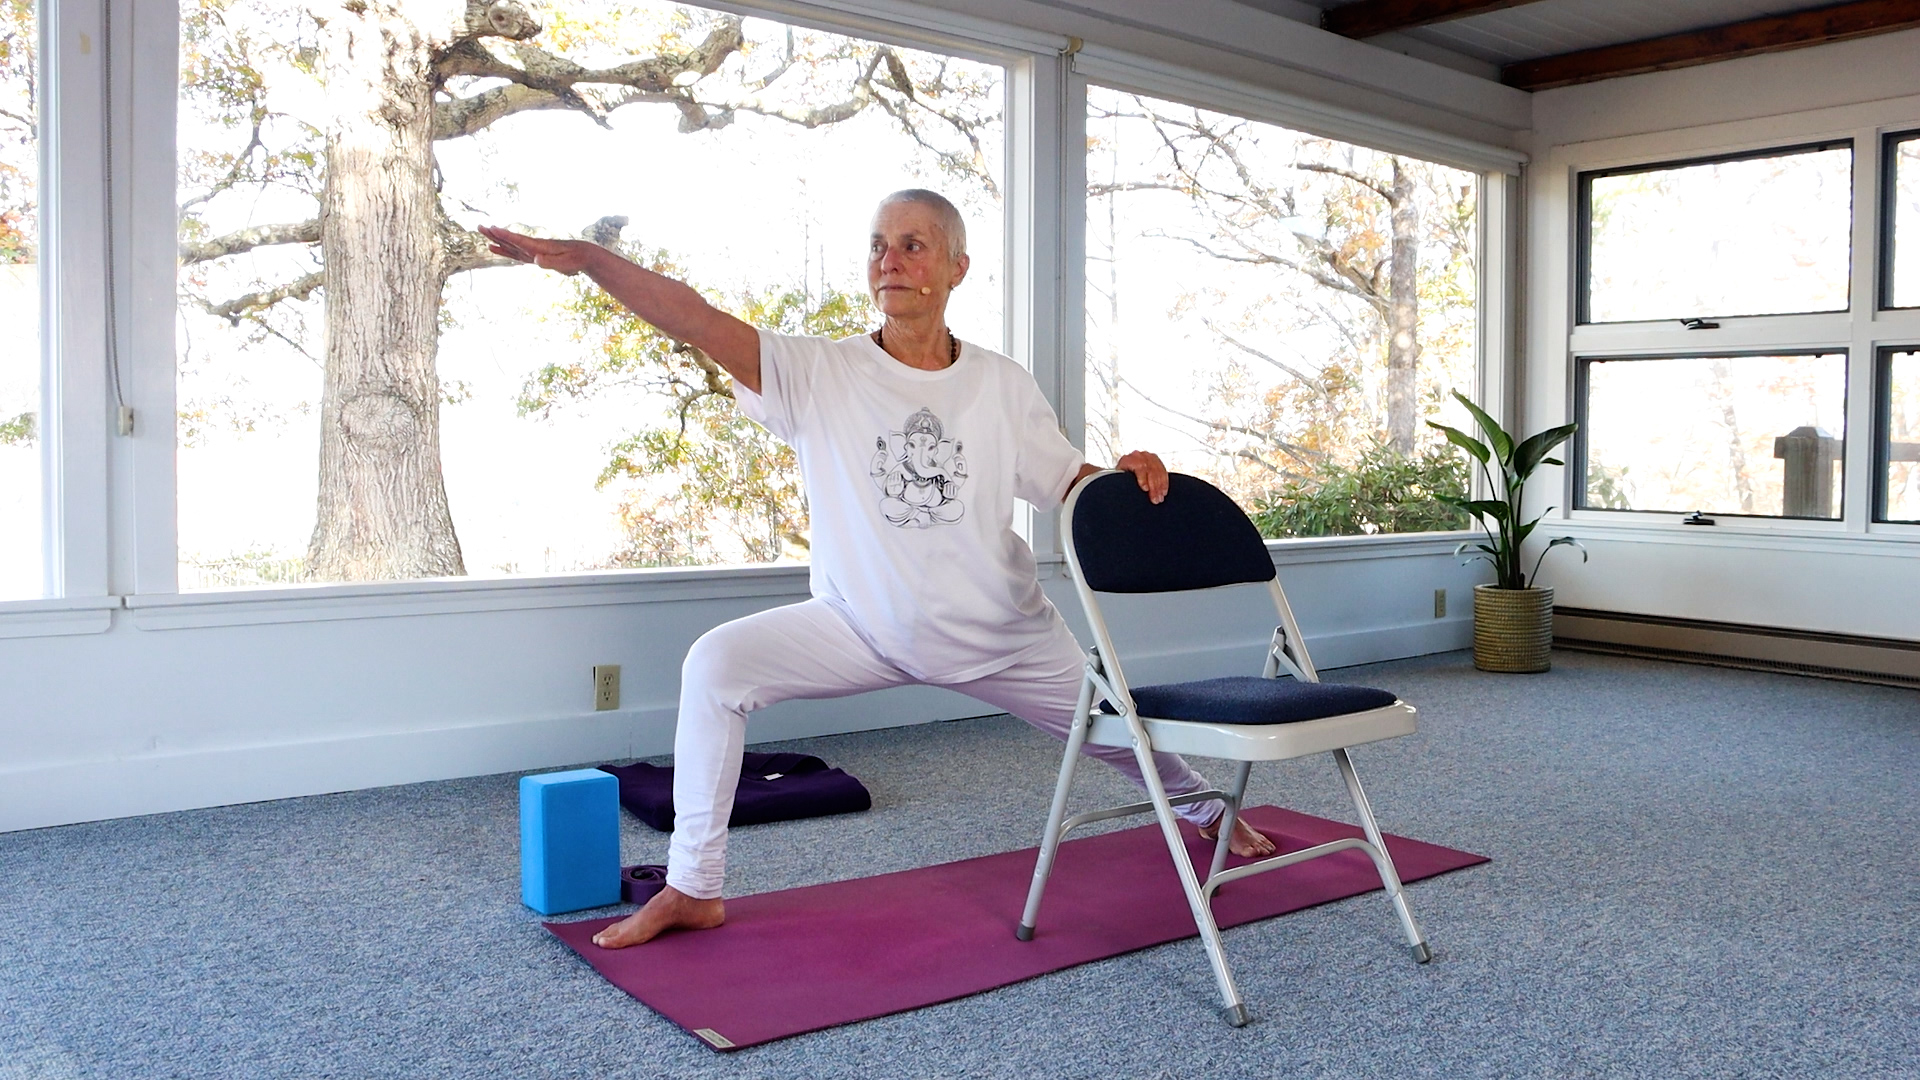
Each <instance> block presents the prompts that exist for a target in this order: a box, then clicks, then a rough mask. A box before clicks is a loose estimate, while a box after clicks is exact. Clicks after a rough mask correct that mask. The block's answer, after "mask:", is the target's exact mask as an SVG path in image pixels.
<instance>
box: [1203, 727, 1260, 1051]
mask: <svg viewBox="0 0 1920 1080" xmlns="http://www.w3.org/2000/svg"><path fill="white" fill-rule="evenodd" d="M1252 772H1253V762H1251V761H1242V762H1240V763H1239V764H1238V765H1236V766H1235V768H1234V774H1233V797H1232V798H1230V799H1227V800H1225V801H1226V804H1227V812H1226V813H1224V814H1222V815H1220V838H1219V839H1218V840H1215V841H1214V844H1213V865H1212V866H1211V867H1209V868H1208V869H1207V880H1209V881H1211V880H1213V875H1215V874H1217V873H1219V872H1220V871H1221V870H1224V869H1226V865H1227V852H1228V850H1229V847H1228V842H1229V841H1230V840H1231V839H1232V837H1233V823H1234V822H1236V821H1238V820H1240V808H1241V807H1242V806H1245V805H1246V798H1247V777H1248V776H1249V775H1250V774H1252ZM1235 1026H1236V1027H1237V1026H1238V1025H1235Z"/></svg>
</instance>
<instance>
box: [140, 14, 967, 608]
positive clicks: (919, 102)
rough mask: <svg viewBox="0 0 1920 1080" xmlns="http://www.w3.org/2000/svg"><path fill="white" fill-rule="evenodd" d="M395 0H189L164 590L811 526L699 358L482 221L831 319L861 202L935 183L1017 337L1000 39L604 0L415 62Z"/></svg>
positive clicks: (854, 274)
mask: <svg viewBox="0 0 1920 1080" xmlns="http://www.w3.org/2000/svg"><path fill="white" fill-rule="evenodd" d="M443 9H444V5H440V4H428V5H422V7H421V14H422V17H423V18H425V17H427V16H433V15H438V14H439V13H441V12H442V10H443ZM349 10H350V11H353V9H351V8H350V9H349ZM389 10H390V8H389V6H387V5H373V6H369V7H367V8H366V9H364V10H358V11H354V13H353V14H352V15H351V16H330V17H329V19H328V20H327V21H326V22H325V23H324V24H322V23H320V22H317V21H315V20H314V19H313V18H312V17H311V16H310V15H308V14H306V13H305V12H304V9H302V8H300V7H289V6H287V5H283V4H277V3H272V2H269V0H186V2H185V3H183V7H182V11H181V17H182V38H181V40H182V82H181V87H180V94H181V97H180V105H181V108H180V121H179V123H180V128H179V146H180V150H179V154H180V158H179V160H180V174H179V191H180V204H181V208H182V215H181V230H182V235H181V251H182V267H181V274H180V287H181V303H180V309H179V337H178V341H179V370H180V374H179V385H178V395H179V402H180V405H179V410H180V427H179V440H180V452H179V464H178V474H179V479H178V482H179V551H180V583H181V587H182V588H186V589H193V588H219V587H234V586H245V585H258V584H273V583H279V582H295V581H338V580H379V579H394V578H411V577H428V576H445V575H458V574H470V575H500V574H516V573H550V572H558V571H568V570H582V569H596V568H607V567H629V566H659V565H706V564H718V563H741V562H765V561H770V560H775V559H782V558H786V559H804V558H805V557H806V551H807V538H808V528H807V517H806V505H805V502H804V500H803V498H802V494H801V492H800V490H799V487H798V481H797V476H796V475H795V470H794V469H793V463H792V459H791V453H790V451H788V450H787V449H786V448H785V447H783V446H781V445H780V444H778V443H777V442H775V441H774V440H772V439H771V438H769V437H768V436H767V435H766V434H765V433H764V432H762V431H760V429H758V428H757V427H755V426H753V425H752V424H750V423H748V422H747V421H745V420H744V419H742V418H741V417H740V416H739V414H738V413H737V412H736V411H735V410H734V407H733V402H732V400H731V397H730V390H729V384H728V382H727V380H726V379H725V378H724V377H722V376H719V375H718V373H717V370H716V369H715V368H714V367H713V366H712V365H711V364H710V362H708V361H707V360H706V358H705V357H703V356H701V355H699V354H697V353H695V352H692V351H689V350H687V349H686V348H684V347H682V346H680V345H679V343H677V342H673V341H670V340H667V339H665V338H664V337H662V336H660V335H658V334H656V333H655V332H653V331H652V330H651V329H650V328H647V327H646V326H644V325H642V324H640V323H638V322H636V321H635V320H633V319H632V318H631V317H629V316H627V315H626V314H625V313H624V312H622V311H621V310H619V309H618V308H617V307H616V306H614V305H612V304H610V303H609V302H608V301H607V300H606V299H605V297H604V296H603V295H602V294H600V293H599V292H598V291H597V290H595V289H594V288H592V287H591V286H590V285H588V284H586V283H585V282H584V281H576V280H573V279H567V278H562V277H559V276H557V275H554V274H551V273H548V272H546V271H540V270H536V269H533V268H530V267H522V266H503V265H501V260H498V259H496V258H494V257H492V256H490V255H488V254H487V252H486V250H485V247H484V244H483V243H482V242H481V241H480V240H479V237H478V235H477V234H476V233H475V232H473V231H472V230H473V229H474V227H475V226H477V225H479V224H482V223H494V224H500V225H504V226H507V227H511V228H518V229H523V230H527V231H533V232H537V233H541V234H545V235H550V236H567V237H574V236H582V237H587V238H590V239H593V240H595V241H597V242H600V243H603V244H606V245H608V246H609V247H613V248H615V249H617V250H620V251H621V252H623V253H624V254H626V255H627V256H629V257H630V258H633V259H635V260H637V261H640V262H642V263H643V264H646V265H649V266H652V267H655V268H657V269H659V270H661V271H663V272H666V273H669V274H671V275H673V276H675V277H679V278H682V279H684V280H686V281H688V282H690V283H692V284H693V285H695V286H696V287H697V288H700V289H701V290H702V291H703V292H705V293H706V294H707V295H708V296H709V297H710V298H711V299H713V300H714V301H715V302H716V303H718V304H721V305H722V306H725V307H728V308H730V309H732V310H734V311H736V312H737V313H739V314H741V315H742V316H743V317H745V318H747V319H749V321H752V322H754V323H756V324H759V325H762V326H767V327H773V328H778V329H783V330H787V331H791V332H806V333H819V334H829V335H833V336H841V335H845V334H850V333H859V332H863V331H865V330H867V329H870V328H871V327H872V326H873V325H875V324H876V321H875V319H874V317H873V314H872V312H871V310H870V309H869V307H868V301H867V298H866V288H865V270H864V257H865V252H866V235H867V229H868V223H869V219H870V215H871V212H872V209H873V207H874V205H875V203H876V201H877V200H878V198H879V197H880V196H882V195H884V194H886V193H887V192H889V191H893V190H896V189H899V188H905V187H933V188H938V189H940V190H942V191H944V192H945V193H947V194H948V195H949V196H950V197H951V198H953V199H954V201H955V202H956V203H958V204H959V205H960V206H961V208H962V210H963V211H964V212H965V214H966V215H967V218H968V225H969V246H970V254H971V256H972V259H973V268H972V271H971V274H970V275H969V278H968V281H967V282H966V284H965V285H964V286H963V287H962V289H961V290H960V291H959V292H958V293H957V294H956V295H955V299H954V307H953V309H952V311H951V318H952V322H953V326H954V329H955V330H956V332H957V333H958V334H959V335H960V336H962V337H963V338H966V339H969V340H972V341H975V342H979V343H981V344H984V345H987V346H990V347H993V348H996V349H998V348H1002V347H1003V344H1004V343H1003V338H1004V333H1003V329H1002V327H1003V323H1004V318H1003V312H1002V310H1001V309H1002V295H1003V291H1004V290H1003V280H1002V278H1003V266H1002V252H1001V248H1002V237H1003V235H1004V225H1003V218H1002V210H1001V193H1002V185H1003V179H1002V176H1003V173H1002V161H1001V159H1002V153H1003V139H1004V136H1003V130H1004V129H1003V123H1002V112H1003V102H1004V98H1005V90H1004V87H1005V79H1004V73H1003V70H1002V69H1001V68H999V67H996V66H993V65H991V64H986V63H981V62H975V61H971V60H966V59H962V58H958V57H952V56H944V55H938V54H933V53H927V52H919V51H914V50H910V49H905V48H898V47H893V46H886V45H881V44H879V43H876V42H872V41H863V40H858V39H853V38H847V37H842V36H837V35H834V34H828V33H823V32H818V31H813V30H807V29H801V28H794V27H788V26H783V25H780V24H777V23H773V22H768V21H765V20H760V19H741V18H738V17H735V16H731V15H724V14H720V13H716V12H711V11H705V10H701V9H698V8H691V7H685V6H679V5H672V4H665V3H647V2H642V3H639V4H633V3H618V4H616V3H612V2H611V0H564V2H556V3H552V4H548V5H544V6H543V7H542V9H541V16H540V17H541V18H542V19H543V20H544V26H543V27H541V28H539V29H538V30H537V32H536V31H535V28H533V27H531V26H529V27H526V28H524V30H525V33H526V34H527V35H529V36H526V37H525V40H521V41H512V40H507V39H505V38H503V37H500V36H472V37H471V38H469V39H467V40H465V41H464V42H463V43H462V44H460V45H459V46H458V48H447V49H446V51H444V53H443V54H442V55H443V59H441V60H440V61H439V63H438V64H437V65H432V64H430V63H429V60H430V59H431V55H432V53H431V49H432V48H433V47H434V46H435V41H434V38H433V35H434V34H435V33H437V32H439V30H438V27H437V25H427V24H424V23H423V24H422V25H421V26H417V27H416V26H413V25H411V24H410V23H409V21H408V20H409V18H410V17H411V12H410V11H409V9H408V8H407V7H406V5H404V4H402V5H399V11H398V12H397V13H393V14H381V13H382V12H387V11H389ZM494 29H498V28H491V27H490V28H489V29H488V33H492V31H493V30H494ZM506 29H507V30H509V31H514V32H518V28H514V27H508V28H506ZM361 34H364V35H367V40H369V41H383V42H386V43H387V45H390V44H391V43H392V42H394V41H402V42H411V43H416V45H415V46H410V48H416V50H417V51H416V52H412V53H408V52H406V51H405V50H402V53H404V55H401V54H396V53H394V52H393V51H392V50H391V49H390V48H388V47H387V45H383V46H382V47H380V48H375V49H368V48H364V47H360V48H356V47H355V46H356V44H357V43H356V40H355V36H356V35H361ZM438 45H439V46H440V47H442V48H445V47H446V45H447V43H446V42H439V43H438ZM383 65H384V66H383ZM410 67H411V68H422V69H424V70H426V71H427V72H429V75H428V76H427V77H425V78H422V79H417V80H413V81H409V80H408V79H406V78H403V77H402V76H403V75H404V73H405V71H406V70H407V69H409V68H410ZM421 110H427V111H430V112H431V114H432V120H431V129H430V130H427V129H425V128H422V129H418V130H415V131H413V132H411V133H409V132H407V131H405V130H401V129H399V128H396V127H395V126H394V125H391V124H388V123H384V122H380V121H379V120H378V118H379V117H381V116H389V117H390V116H395V115H406V114H409V113H410V112H419V111H421ZM323 205H324V209H325V214H324V215H323V213H322V210H323ZM329 286H333V288H332V290H331V291H330V289H329Z"/></svg>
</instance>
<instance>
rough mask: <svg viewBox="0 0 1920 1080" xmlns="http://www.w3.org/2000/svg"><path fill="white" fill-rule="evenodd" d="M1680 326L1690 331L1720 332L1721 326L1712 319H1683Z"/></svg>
mask: <svg viewBox="0 0 1920 1080" xmlns="http://www.w3.org/2000/svg"><path fill="white" fill-rule="evenodd" d="M1680 325H1681V326H1684V327H1686V328H1687V329H1689V330H1718V329H1720V324H1719V323H1717V322H1714V321H1713V320H1711V319H1681V320H1680Z"/></svg>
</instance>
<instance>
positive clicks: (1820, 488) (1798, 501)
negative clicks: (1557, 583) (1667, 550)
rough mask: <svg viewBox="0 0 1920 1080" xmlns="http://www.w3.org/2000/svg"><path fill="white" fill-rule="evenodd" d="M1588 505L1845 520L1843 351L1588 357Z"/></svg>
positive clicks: (1593, 507)
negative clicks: (1842, 510)
mask: <svg viewBox="0 0 1920 1080" xmlns="http://www.w3.org/2000/svg"><path fill="white" fill-rule="evenodd" d="M1586 376H1587V401H1586V417H1587V418H1586V431H1585V436H1586V470H1585V475H1586V489H1585V491H1584V493H1583V496H1584V497H1583V498H1582V500H1581V506H1582V507H1584V508H1586V509H1590V510H1659V511H1667V512H1674V513H1682V514H1684V513H1687V512H1689V511H1693V510H1699V511H1703V512H1705V513H1708V514H1753V515H1761V516H1768V517H1803V518H1837V517H1839V516H1840V492H1841V488H1840V462H1841V458H1842V457H1843V456H1844V455H1843V453H1842V449H1843V447H1844V443H1845V438H1846V404H1847V402H1846V397H1847V363H1846V354H1844V353H1825V354H1821V355H1816V356H1723V357H1677V358H1673V359H1659V360H1592V361H1588V362H1587V366H1586Z"/></svg>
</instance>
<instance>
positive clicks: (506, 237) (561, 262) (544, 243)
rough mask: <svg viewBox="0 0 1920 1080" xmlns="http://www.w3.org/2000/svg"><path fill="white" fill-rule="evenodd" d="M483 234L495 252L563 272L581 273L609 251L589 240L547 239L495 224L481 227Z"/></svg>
mask: <svg viewBox="0 0 1920 1080" xmlns="http://www.w3.org/2000/svg"><path fill="white" fill-rule="evenodd" d="M480 235H482V236H484V237H486V238H487V240H488V248H489V250H491V251H492V252H493V253H494V254H495V255H505V256H506V257H507V258H509V259H515V260H518V261H520V262H524V263H532V264H533V265H535V266H538V267H542V268H544V269H547V270H555V271H558V272H560V273H562V274H577V273H579V272H580V271H582V270H585V269H586V268H587V265H588V263H590V262H591V261H592V260H593V258H594V256H595V255H596V254H597V253H599V252H601V251H604V250H605V249H604V248H602V247H600V245H598V244H592V243H588V242H587V241H585V240H547V239H543V238H541V237H538V236H527V235H525V234H523V233H517V232H512V231H509V230H507V229H501V228H496V227H494V226H492V225H482V226H480Z"/></svg>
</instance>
